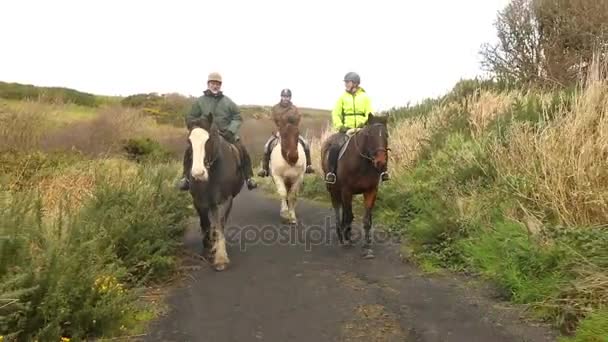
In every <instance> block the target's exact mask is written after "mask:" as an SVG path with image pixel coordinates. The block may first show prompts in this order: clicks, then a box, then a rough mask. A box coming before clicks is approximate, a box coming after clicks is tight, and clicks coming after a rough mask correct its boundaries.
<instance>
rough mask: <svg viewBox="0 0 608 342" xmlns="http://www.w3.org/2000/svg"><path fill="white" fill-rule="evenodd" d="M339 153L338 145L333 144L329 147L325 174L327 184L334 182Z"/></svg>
mask: <svg viewBox="0 0 608 342" xmlns="http://www.w3.org/2000/svg"><path fill="white" fill-rule="evenodd" d="M339 153H340V147H339V145H337V144H336V145H333V146H331V147H330V149H329V156H328V163H329V172H328V173H327V174H326V175H325V182H326V183H329V184H334V183H335V182H336V178H337V175H336V173H337V169H338V155H339Z"/></svg>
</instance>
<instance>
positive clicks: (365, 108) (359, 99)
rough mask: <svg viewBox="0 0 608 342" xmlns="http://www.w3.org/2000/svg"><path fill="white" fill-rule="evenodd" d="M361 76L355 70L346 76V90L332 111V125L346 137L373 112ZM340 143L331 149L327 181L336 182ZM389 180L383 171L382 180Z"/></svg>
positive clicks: (360, 125)
mask: <svg viewBox="0 0 608 342" xmlns="http://www.w3.org/2000/svg"><path fill="white" fill-rule="evenodd" d="M360 83H361V78H360V77H359V75H358V74H357V73H355V72H349V73H347V74H346V75H345V76H344V87H345V92H344V93H343V94H342V95H341V96H340V98H339V99H338V101H336V105H335V106H334V109H333V110H332V112H331V118H332V125H333V127H334V129H336V130H337V131H338V132H339V133H340V134H343V135H344V138H346V132H347V131H348V130H349V129H351V128H359V127H362V126H363V125H365V123H366V122H367V119H368V117H369V114H370V113H373V109H372V103H371V100H370V98H369V96H368V95H367V93H366V92H365V90H364V89H363V88H361V87H360V86H359V85H360ZM339 152H340V145H339V144H336V145H334V146H332V147H331V148H330V150H329V165H330V171H329V172H328V173H327V174H326V175H325V181H326V182H327V183H331V184H333V183H335V182H336V168H337V165H338V160H337V159H338V154H339ZM387 180H389V175H388V172H383V173H382V181H387Z"/></svg>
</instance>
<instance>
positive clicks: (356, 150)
mask: <svg viewBox="0 0 608 342" xmlns="http://www.w3.org/2000/svg"><path fill="white" fill-rule="evenodd" d="M386 121H387V118H386V117H381V116H374V115H373V114H370V115H369V118H368V121H367V122H366V123H365V125H364V126H362V127H361V128H360V129H358V130H355V133H354V134H353V135H351V136H350V137H349V138H348V140H347V141H346V142H344V145H341V146H342V147H341V151H340V158H339V160H338V167H337V173H336V182H335V183H333V184H329V183H328V184H326V188H327V191H328V192H329V195H330V198H331V203H332V207H333V209H334V213H335V215H336V230H337V234H338V240H339V243H340V244H341V245H345V246H350V245H351V244H352V240H351V224H352V221H353V212H352V200H353V196H354V195H359V194H363V199H364V205H365V214H364V217H363V228H364V230H365V240H364V244H363V255H362V256H363V258H365V259H371V258H374V253H373V250H372V247H371V245H372V241H371V228H372V211H373V209H374V205H375V203H376V198H377V195H378V185H379V183H380V178H381V173H382V172H383V171H384V170H385V169H386V166H387V162H388V152H389V151H390V149H389V148H388V129H387V126H386ZM339 140H342V135H339V134H333V135H332V136H330V137H328V139H326V140H325V141H324V143H323V146H322V149H321V161H322V163H321V164H322V168H323V172H324V173H327V172H328V170H329V160H328V157H329V156H328V154H329V149H330V148H332V145H333V144H340V143H341V142H343V141H339ZM340 211H342V212H341V213H340ZM340 214H341V215H340Z"/></svg>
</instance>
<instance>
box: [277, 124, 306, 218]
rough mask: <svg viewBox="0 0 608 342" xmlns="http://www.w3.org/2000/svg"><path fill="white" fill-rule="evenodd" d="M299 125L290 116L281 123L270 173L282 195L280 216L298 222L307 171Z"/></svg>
mask: <svg viewBox="0 0 608 342" xmlns="http://www.w3.org/2000/svg"><path fill="white" fill-rule="evenodd" d="M299 136H300V131H299V129H298V126H297V125H296V124H295V122H293V120H290V118H288V119H287V120H285V121H284V122H281V123H280V124H279V137H278V143H275V146H274V147H272V149H271V152H270V163H269V169H270V175H271V176H272V179H273V181H274V184H275V186H276V189H277V192H278V194H279V196H281V211H280V216H281V218H282V219H283V221H284V222H288V223H292V224H293V223H297V218H296V213H295V207H296V201H297V195H298V192H299V190H300V186H301V185H302V183H303V181H304V173H305V171H306V156H305V154H304V147H303V146H302V144H300V143H299V139H298V138H299Z"/></svg>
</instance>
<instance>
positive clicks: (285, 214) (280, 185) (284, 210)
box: [272, 174, 289, 222]
mask: <svg viewBox="0 0 608 342" xmlns="http://www.w3.org/2000/svg"><path fill="white" fill-rule="evenodd" d="M272 178H273V179H274V184H275V185H276V187H277V193H278V194H279V196H280V197H281V211H280V216H281V219H283V221H284V222H286V221H289V207H288V206H287V187H286V186H285V182H284V181H283V178H281V177H279V176H278V175H276V174H273V175H272Z"/></svg>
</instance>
